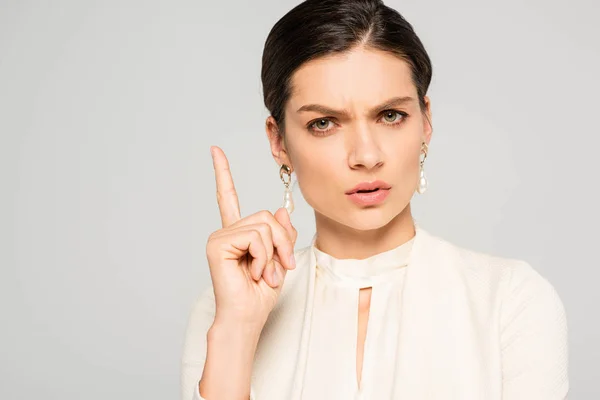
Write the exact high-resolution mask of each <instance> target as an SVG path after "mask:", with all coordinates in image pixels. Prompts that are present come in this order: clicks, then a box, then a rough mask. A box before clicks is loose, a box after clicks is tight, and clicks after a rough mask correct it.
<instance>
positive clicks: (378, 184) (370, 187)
mask: <svg viewBox="0 0 600 400" xmlns="http://www.w3.org/2000/svg"><path fill="white" fill-rule="evenodd" d="M390 188H391V186H390V185H389V184H387V183H386V182H384V181H380V180H377V181H373V182H361V183H359V184H358V185H356V186H355V187H353V188H352V189H350V190H348V191H347V192H346V194H354V193H372V192H376V191H378V190H386V189H390Z"/></svg>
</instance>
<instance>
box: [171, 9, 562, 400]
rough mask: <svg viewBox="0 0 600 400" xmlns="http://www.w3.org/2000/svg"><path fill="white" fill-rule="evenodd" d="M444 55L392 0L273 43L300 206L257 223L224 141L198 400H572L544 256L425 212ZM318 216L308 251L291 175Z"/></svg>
mask: <svg viewBox="0 0 600 400" xmlns="http://www.w3.org/2000/svg"><path fill="white" fill-rule="evenodd" d="M431 75H432V70H431V63H430V59H429V57H428V55H427V53H426V51H425V49H424V48H423V45H422V43H421V41H420V40H419V38H418V37H417V36H416V34H415V33H414V31H413V29H412V26H411V25H410V24H409V23H408V22H406V21H405V20H404V19H403V17H402V16H401V15H400V14H398V13H397V12H396V11H394V10H392V9H390V8H388V7H386V6H385V5H383V4H382V2H381V1H376V0H308V1H305V2H304V3H302V4H300V5H298V6H297V7H295V8H294V9H293V10H291V11H290V12H289V13H288V14H286V15H285V16H284V17H283V18H282V19H281V20H280V21H278V22H277V23H276V24H275V26H274V27H273V29H272V30H271V32H270V34H269V36H268V38H267V40H266V44H265V48H264V53H263V69H262V83H263V89H264V100H265V104H266V107H267V108H268V110H269V111H270V114H271V115H270V116H269V118H268V119H267V121H266V131H267V134H268V138H269V142H270V146H271V151H272V154H273V157H274V159H275V161H276V162H277V163H278V165H280V166H281V177H282V180H283V181H284V185H285V192H284V193H285V204H284V205H285V207H283V208H280V209H279V210H277V212H275V213H274V214H271V213H270V212H268V211H259V212H257V213H255V214H253V215H250V216H247V217H245V218H241V216H240V211H239V205H238V200H237V196H236V193H235V189H234V184H233V181H232V178H231V175H230V173H229V164H228V162H227V159H226V157H225V154H224V153H223V152H222V151H221V149H219V148H217V147H213V148H211V153H212V156H213V165H214V168H215V174H216V180H217V200H218V204H219V208H220V212H221V219H222V223H223V227H222V229H219V230H217V231H216V232H213V233H212V234H211V235H210V238H209V240H208V243H207V247H206V251H207V259H208V263H209V267H210V274H211V279H212V283H213V285H212V287H210V288H209V289H207V290H206V291H205V292H204V294H203V295H202V296H201V298H200V299H199V300H198V302H197V304H196V306H195V308H194V310H193V312H192V315H191V317H190V322H189V326H188V330H187V335H186V343H185V348H184V357H183V374H182V385H183V397H182V398H183V399H184V400H191V399H202V398H205V399H207V400H217V399H219V400H221V399H244V398H249V397H250V398H253V399H258V400H282V399H286V400H288V399H298V400H300V399H311V400H312V399H333V400H335V399H351V398H362V399H377V400H379V399H392V398H393V399H410V400H418V399H461V400H465V399H482V400H483V399H484V400H496V399H498V400H499V399H504V400H516V399H527V400H534V399H540V400H541V399H543V400H550V399H564V398H566V396H567V392H568V388H569V385H568V374H567V346H566V343H567V330H566V322H565V314H564V308H563V305H562V302H561V300H560V298H559V297H558V295H557V293H556V292H555V290H554V288H553V286H552V285H551V284H550V283H549V282H548V281H547V280H546V279H545V278H543V277H542V276H540V274H539V273H537V272H536V271H535V270H534V269H533V268H532V267H531V266H530V265H529V264H527V263H526V262H524V261H521V260H515V259H508V258H501V257H498V256H492V255H487V254H483V253H478V252H475V251H472V250H468V249H464V248H460V247H458V246H456V245H454V244H452V243H451V242H448V241H446V240H444V239H441V238H438V237H436V236H434V235H432V234H430V233H428V232H427V231H426V230H424V229H423V228H422V227H420V226H419V225H417V224H415V222H414V220H413V218H412V216H411V207H410V200H411V198H412V196H413V194H414V192H415V191H417V192H418V193H423V192H424V191H425V190H426V188H427V180H426V177H425V173H424V167H425V166H424V164H425V163H424V162H425V157H426V155H427V151H428V146H429V143H430V140H431V134H432V126H431V108H430V100H429V98H428V97H427V96H426V92H427V89H428V86H429V83H430V81H431ZM292 172H295V174H296V177H297V182H298V184H299V187H300V189H301V191H302V194H303V196H304V198H305V199H306V201H307V202H308V204H309V205H310V206H312V207H313V208H314V210H315V218H316V228H317V229H316V234H315V235H314V237H313V240H312V242H311V244H310V245H309V246H307V247H305V248H303V249H300V250H296V251H295V250H294V244H295V240H296V236H297V234H296V230H295V228H294V227H293V226H292V223H291V221H290V217H289V213H290V212H291V211H293V201H292V199H291V192H290V191H289V190H288V185H289V182H290V178H291V173H292Z"/></svg>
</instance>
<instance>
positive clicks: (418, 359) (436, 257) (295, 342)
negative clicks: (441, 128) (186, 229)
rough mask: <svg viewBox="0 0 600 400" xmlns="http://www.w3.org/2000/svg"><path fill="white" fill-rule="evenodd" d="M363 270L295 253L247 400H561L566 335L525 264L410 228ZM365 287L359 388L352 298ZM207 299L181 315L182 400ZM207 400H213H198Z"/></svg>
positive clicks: (557, 306)
mask: <svg viewBox="0 0 600 400" xmlns="http://www.w3.org/2000/svg"><path fill="white" fill-rule="evenodd" d="M416 231H417V233H416V235H415V237H413V238H412V239H411V240H409V241H408V242H406V243H404V244H402V245H400V246H398V247H396V248H394V249H392V250H389V251H386V252H382V253H379V254H376V255H374V256H371V257H369V258H366V259H362V260H357V259H336V258H334V257H332V256H331V255H329V254H326V253H324V252H322V251H320V250H319V249H317V248H316V246H315V238H316V235H315V237H313V241H312V243H311V245H310V246H307V247H305V248H302V249H299V250H297V251H296V252H295V254H296V264H297V267H296V269H295V270H292V271H288V274H287V276H286V280H285V282H284V287H283V290H282V293H281V294H280V298H279V300H278V303H277V305H276V307H275V309H274V310H273V312H271V314H270V316H269V319H268V320H267V323H266V324H265V327H264V329H263V331H262V333H261V338H260V341H259V345H258V347H257V351H256V354H255V359H254V365H253V370H252V383H251V387H250V391H251V392H250V396H251V399H252V400H280V399H286V400H320V399H327V400H349V399H361V400H371V399H391V398H404V399H411V400H417V399H419V400H420V399H423V400H425V399H427V400H449V399H454V400H564V399H566V398H567V393H568V391H569V379H568V350H567V342H568V341H567V325H566V316H565V310H564V306H563V304H562V301H561V299H560V297H559V296H558V294H557V292H556V290H555V289H554V287H553V286H552V284H550V283H549V282H548V281H547V280H546V279H545V278H544V277H542V276H541V275H540V274H539V273H538V272H537V271H536V270H535V269H533V268H532V267H531V266H530V265H529V264H528V263H527V262H525V261H522V260H516V259H510V258H502V257H497V256H493V255H490V254H485V253H480V252H476V251H472V250H469V249H465V248H462V247H459V246H457V245H454V244H453V243H451V242H448V241H446V240H444V239H442V238H439V237H437V236H434V235H432V234H430V233H429V232H428V231H426V230H424V229H423V228H421V227H420V226H418V225H416ZM365 287H372V292H371V301H370V306H369V317H368V324H367V333H366V338H365V346H364V353H363V366H362V373H361V380H360V388H359V387H358V382H357V376H356V354H357V338H358V307H359V305H358V303H359V290H360V289H361V288H365ZM214 312H215V303H214V293H213V292H212V287H209V288H207V289H206V290H205V292H204V293H203V295H202V296H201V297H200V298H199V300H198V301H197V302H196V305H195V306H194V309H193V311H192V313H191V315H190V321H189V324H188V328H187V331H186V340H185V345H184V352H183V360H182V362H183V364H182V399H183V400H191V399H195V400H204V399H202V397H200V394H199V392H198V381H199V379H200V377H201V375H202V370H203V367H204V361H205V356H206V346H207V343H206V333H207V331H208V329H209V328H210V326H211V324H212V321H213V318H214ZM207 400H212V399H207Z"/></svg>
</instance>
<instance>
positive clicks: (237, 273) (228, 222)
mask: <svg viewBox="0 0 600 400" xmlns="http://www.w3.org/2000/svg"><path fill="white" fill-rule="evenodd" d="M211 154H212V157H213V166H214V169H215V177H216V182H217V202H218V205H219V210H220V212H221V222H222V228H221V229H219V230H217V231H215V232H213V233H212V234H211V235H210V237H209V238H208V242H207V244H206V256H207V259H208V264H209V268H210V276H211V279H212V282H213V288H214V293H215V301H216V314H215V322H214V323H213V325H215V324H218V323H223V324H225V325H228V326H232V325H233V326H244V327H255V328H256V329H257V330H258V331H259V332H260V330H262V327H263V326H264V324H265V322H266V320H267V317H268V316H269V314H270V312H271V311H272V310H273V308H274V307H275V304H276V303H277V299H278V297H279V294H280V293H281V289H282V286H283V282H284V279H285V276H286V272H287V270H290V269H294V268H295V260H294V245H295V243H296V238H297V231H296V229H295V228H294V227H293V226H292V223H291V220H290V217H289V214H288V212H287V210H286V209H285V208H279V209H278V210H277V211H276V212H275V214H272V213H271V212H269V211H266V210H264V211H259V212H257V213H255V214H252V215H249V216H247V217H245V218H241V217H240V208H239V202H238V197H237V193H236V191H235V187H234V184H233V178H232V176H231V172H230V170H229V162H228V161H227V157H225V153H223V151H222V150H221V149H220V148H219V147H216V146H213V147H211Z"/></svg>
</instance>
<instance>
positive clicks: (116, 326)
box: [0, 0, 600, 400]
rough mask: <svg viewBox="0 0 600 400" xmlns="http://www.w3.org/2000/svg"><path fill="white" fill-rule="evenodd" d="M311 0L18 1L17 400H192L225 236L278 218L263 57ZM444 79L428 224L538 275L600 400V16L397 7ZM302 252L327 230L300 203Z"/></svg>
mask: <svg viewBox="0 0 600 400" xmlns="http://www.w3.org/2000/svg"><path fill="white" fill-rule="evenodd" d="M296 4H297V1H282V0H277V1H275V0H272V1H266V0H261V1H247V2H243V1H222V2H221V1H169V2H167V1H162V2H159V1H133V0H128V1H102V2H101V1H66V0H62V1H54V2H46V1H41V0H31V1H7V0H2V1H0V5H1V6H0V135H1V136H0V178H1V180H0V182H1V185H0V246H1V248H0V267H1V269H0V271H1V272H0V273H1V275H0V315H1V316H2V325H1V329H0V398H2V399H34V398H35V399H42V398H43V399H81V398H85V399H88V400H93V399H145V400H149V399H174V398H178V395H179V360H180V355H181V346H182V340H183V333H184V329H185V326H186V321H187V316H188V312H189V311H190V307H191V304H192V302H193V300H194V299H195V297H196V296H197V295H198V293H199V292H200V291H201V289H203V288H204V287H205V286H206V285H208V284H209V275H208V270H207V266H206V259H205V254H204V250H205V244H206V239H207V237H208V235H209V234H210V233H211V232H212V231H214V230H215V229H218V228H219V227H220V225H219V223H220V221H219V213H218V210H217V208H216V202H215V195H214V192H215V189H214V179H213V173H212V164H211V161H210V155H209V146H210V145H212V144H216V145H220V146H222V147H223V149H224V150H225V152H226V154H227V155H228V157H229V159H230V162H231V166H232V170H233V175H234V180H235V182H236V184H237V188H238V192H239V196H240V200H241V205H242V214H243V215H248V214H250V213H254V212H256V211H258V210H261V209H269V210H272V211H274V210H275V209H276V208H277V207H278V206H279V205H280V204H281V199H282V195H283V186H282V184H281V182H280V180H279V176H278V169H277V166H276V164H275V162H274V161H273V160H272V158H271V156H270V151H269V148H268V143H267V139H266V135H265V133H264V129H263V126H264V120H265V118H266V116H267V112H266V110H265V109H264V107H263V104H262V97H261V86H260V58H261V51H262V47H263V44H264V40H265V38H266V35H267V33H268V31H269V30H270V28H271V26H272V25H273V24H274V23H275V22H276V20H277V19H278V18H280V17H281V16H283V14H284V13H285V12H287V11H288V10H289V9H291V7H292V6H294V5H296ZM387 4H388V5H390V6H393V7H395V8H397V9H398V10H399V11H400V12H401V13H402V14H403V15H404V16H405V17H406V18H407V19H408V20H409V21H410V22H411V23H412V24H413V26H414V27H415V29H416V31H417V33H418V34H419V36H420V37H421V39H422V41H423V42H424V44H425V46H426V49H427V50H428V52H429V54H430V56H431V58H432V60H433V66H434V78H433V82H432V86H431V90H430V92H429V95H430V97H431V99H432V110H433V123H434V136H433V139H432V142H431V147H430V153H429V156H428V158H427V162H426V171H427V174H428V177H429V181H430V188H429V190H428V192H427V193H425V194H424V195H422V196H419V195H415V198H414V200H413V207H414V210H415V217H416V219H417V220H418V221H419V222H420V223H421V224H422V225H423V226H424V227H425V228H427V229H428V230H430V231H431V232H433V233H435V234H437V235H440V236H442V237H445V238H447V239H449V240H451V241H453V242H455V243H457V244H459V245H462V246H466V247H469V248H472V249H475V250H480V251H486V252H490V253H494V254H498V255H503V256H506V257H516V258H522V259H524V260H527V261H528V262H530V263H531V264H532V265H533V266H534V267H535V268H536V269H537V270H538V271H540V272H541V273H542V274H543V275H544V276H545V277H546V278H547V279H549V280H550V281H551V282H552V283H553V284H554V285H555V287H556V288H557V290H558V292H559V294H560V295H561V298H562V299H563V302H564V304H565V306H566V309H567V316H568V322H569V339H570V361H571V364H570V372H571V373H570V376H571V387H572V390H571V394H572V398H574V399H596V398H600V386H599V385H598V378H600V376H599V373H598V363H599V362H600V349H599V347H598V339H600V324H599V321H598V315H599V313H598V306H599V305H600V301H599V300H600V296H599V295H598V293H599V291H600V290H599V288H598V286H599V278H600V273H599V272H598V271H599V269H598V267H600V265H599V264H600V263H599V262H598V247H599V243H598V242H599V239H600V237H599V234H598V227H599V226H600V218H599V213H598V204H600V195H599V194H598V176H597V175H598V172H599V169H600V168H599V164H598V160H597V158H596V156H597V154H598V145H599V144H600V143H599V139H598V135H599V134H600V129H599V128H598V123H597V116H598V106H599V102H598V95H599V94H600V91H599V89H600V79H599V78H598V71H600V27H599V25H598V24H597V20H596V18H597V16H598V14H599V12H600V6H599V3H598V2H597V1H592V0H589V1H585V0H575V1H570V2H569V3H567V2H558V1H541V0H539V1H534V0H527V1H523V0H518V1H517V0H510V1H507V0H505V1H495V2H482V1H475V0H472V1H466V0H455V1H452V2H449V1H441V0H439V1H417V0H411V1H389V2H387ZM295 199H296V204H297V211H296V212H295V214H294V215H293V222H294V223H295V225H296V227H297V229H298V230H299V233H300V236H299V239H298V246H305V245H306V244H308V241H309V240H310V238H311V237H312V235H313V233H314V221H313V214H312V210H311V209H310V207H309V206H308V205H307V204H306V203H305V202H304V201H303V200H302V199H301V194H300V193H299V190H298V188H296V190H295Z"/></svg>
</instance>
